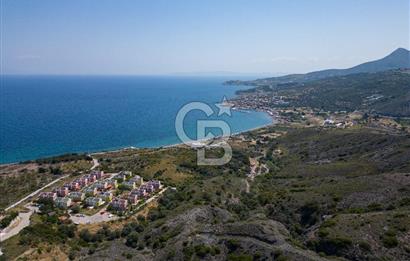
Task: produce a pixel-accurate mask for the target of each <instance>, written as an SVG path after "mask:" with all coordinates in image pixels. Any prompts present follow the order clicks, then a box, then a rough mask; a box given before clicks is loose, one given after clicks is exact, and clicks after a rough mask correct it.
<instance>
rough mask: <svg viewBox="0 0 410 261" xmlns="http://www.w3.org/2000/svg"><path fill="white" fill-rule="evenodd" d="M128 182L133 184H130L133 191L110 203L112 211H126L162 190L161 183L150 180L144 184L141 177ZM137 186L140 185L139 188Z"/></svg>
mask: <svg viewBox="0 0 410 261" xmlns="http://www.w3.org/2000/svg"><path fill="white" fill-rule="evenodd" d="M128 182H130V183H133V184H130V186H132V187H133V189H132V190H131V192H130V193H128V194H126V195H124V196H123V197H121V198H114V199H113V200H112V201H111V203H110V207H111V209H113V210H116V211H125V210H127V208H128V206H130V205H135V204H137V203H138V202H139V201H140V200H142V199H146V198H148V197H149V196H151V195H152V194H153V193H155V192H157V191H159V190H160V189H161V188H162V184H161V182H160V181H158V180H150V181H148V182H145V183H144V182H143V180H142V177H140V176H135V177H133V178H131V179H130V180H128ZM136 184H138V185H139V186H138V188H137V187H136Z"/></svg>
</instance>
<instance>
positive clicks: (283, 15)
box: [0, 0, 410, 74]
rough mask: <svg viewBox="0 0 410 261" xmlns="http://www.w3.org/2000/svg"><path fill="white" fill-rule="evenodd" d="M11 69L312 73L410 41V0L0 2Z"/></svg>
mask: <svg viewBox="0 0 410 261" xmlns="http://www.w3.org/2000/svg"><path fill="white" fill-rule="evenodd" d="M0 1H1V6H2V10H1V21H2V24H1V47H2V53H1V64H2V73H3V74H169V73H175V72H210V71H211V72H212V71H233V72H249V73H260V72H269V73H275V72H306V71H311V70H317V69H324V68H344V67H349V66H352V65H355V64H357V63H361V62H364V61H367V60H371V59H376V58H381V57H382V56H385V55H387V54H388V53H390V52H391V51H393V50H394V49H396V48H397V47H404V48H407V49H408V48H409V23H410V21H409V19H410V18H409V16H410V7H409V0H385V1H382V0H343V1H339V0H338V1H336V0H313V1H308V0H292V1H289V0H286V1H273V0H272V1H262V0H260V1H259V0H255V1H251V0H248V1H242V0H224V1H222V0H215V1H212V0H210V1H205V0H204V1H194V0H192V1H189V0H184V1H182V0H172V1H171V0H162V1H161V0H159V1H158V0H155V1H153V0H139V1H125V0H121V1H114V0H111V1H105V0H87V1H80V0H65V1H63V0H62V1H55V0H50V1H47V0H41V1H40V0H39V1H34V0H33V1H23V0H0Z"/></svg>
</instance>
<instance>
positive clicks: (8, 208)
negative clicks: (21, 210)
mask: <svg viewBox="0 0 410 261" xmlns="http://www.w3.org/2000/svg"><path fill="white" fill-rule="evenodd" d="M66 177H68V175H65V176H62V177H60V178H58V179H56V180H53V181H51V182H50V183H48V184H47V185H45V186H44V187H42V188H39V189H37V190H36V191H34V192H33V193H31V194H30V195H28V196H26V197H24V198H22V199H20V200H19V201H17V202H16V203H14V204H11V205H10V206H8V207H7V208H6V209H5V211H7V210H10V209H12V208H14V207H15V206H17V205H19V204H21V203H22V202H23V201H25V200H27V199H29V198H30V197H34V196H35V195H37V194H38V193H39V192H40V191H42V190H43V189H46V188H48V187H49V186H51V185H53V184H54V183H57V182H59V181H60V180H62V179H64V178H66Z"/></svg>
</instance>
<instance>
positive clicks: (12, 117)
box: [0, 76, 271, 163]
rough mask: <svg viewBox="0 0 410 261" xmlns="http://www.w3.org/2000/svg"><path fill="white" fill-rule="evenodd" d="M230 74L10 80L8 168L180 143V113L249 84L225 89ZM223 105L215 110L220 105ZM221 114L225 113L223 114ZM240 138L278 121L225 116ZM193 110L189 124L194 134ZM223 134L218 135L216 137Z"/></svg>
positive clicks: (3, 143)
mask: <svg viewBox="0 0 410 261" xmlns="http://www.w3.org/2000/svg"><path fill="white" fill-rule="evenodd" d="M224 80H227V79H225V78H222V77H165V76H163V77H162V76H158V77H153V76H2V79H1V88H0V163H9V162H17V161H24V160H30V159H36V158H41V157H47V156H53V155H59V154H64V153H70V152H95V151H101V150H110V149H118V148H123V147H129V146H135V147H159V146H164V145H171V144H176V143H180V142H181V141H180V140H179V139H178V137H177V135H176V131H175V127H174V126H175V125H174V121H175V116H176V114H177V112H178V110H179V109H180V108H181V107H182V106H183V105H184V104H186V103H189V102H192V101H201V102H205V103H208V104H211V105H212V104H215V103H217V102H220V101H221V100H222V98H223V96H224V95H225V96H226V97H228V98H229V97H232V96H234V95H235V91H236V90H238V89H240V88H243V87H232V86H224V85H222V82H223V81H224ZM213 108H215V107H213ZM216 112H217V110H216ZM212 118H213V119H223V120H225V121H226V122H227V123H228V124H229V125H230V127H231V131H232V133H235V132H240V131H244V130H249V129H252V128H255V127H259V126H263V125H266V124H269V123H271V119H270V117H269V116H268V115H267V114H265V113H262V112H248V113H245V112H238V111H232V116H231V117H228V116H227V115H224V116H223V117H218V116H217V113H215V114H214V115H213V116H212ZM197 119H206V116H205V114H204V113H203V112H200V111H193V112H191V113H189V114H188V117H187V118H186V120H185V121H184V127H185V130H186V132H187V133H189V135H190V136H191V137H194V136H195V133H196V120H197ZM216 134H218V133H216Z"/></svg>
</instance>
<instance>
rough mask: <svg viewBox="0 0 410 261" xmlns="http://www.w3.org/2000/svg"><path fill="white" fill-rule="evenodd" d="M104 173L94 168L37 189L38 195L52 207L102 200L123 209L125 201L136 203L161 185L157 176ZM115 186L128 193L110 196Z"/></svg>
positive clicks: (97, 204) (129, 203) (87, 204)
mask: <svg viewBox="0 0 410 261" xmlns="http://www.w3.org/2000/svg"><path fill="white" fill-rule="evenodd" d="M105 176H106V175H104V172H103V171H96V170H94V171H92V172H91V173H89V174H87V175H84V176H82V177H79V178H76V179H75V180H73V181H72V182H70V183H66V184H64V185H63V186H62V187H59V188H56V189H54V190H53V191H51V192H43V193H41V194H40V199H48V200H51V201H53V202H54V204H55V206H56V207H58V208H62V209H67V208H69V207H70V206H72V205H74V204H83V205H84V206H87V207H98V206H101V205H103V204H104V203H105V202H110V206H111V208H112V209H114V210H117V211H124V210H126V209H127V207H128V206H129V205H134V204H137V202H138V201H139V200H141V199H144V198H146V197H148V196H150V195H151V194H152V193H154V192H156V191H158V190H159V189H160V188H161V187H162V185H161V182H160V181H158V180H151V181H148V182H145V183H144V181H143V178H142V177H140V176H139V175H135V176H133V175H132V172H131V171H121V172H119V173H118V174H116V175H114V176H111V175H109V177H105ZM119 186H122V189H125V190H130V193H126V194H125V195H123V196H122V197H121V198H114V192H115V190H116V189H117V188H119Z"/></svg>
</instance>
